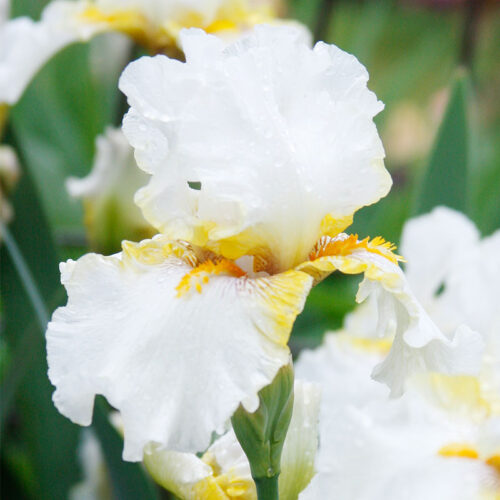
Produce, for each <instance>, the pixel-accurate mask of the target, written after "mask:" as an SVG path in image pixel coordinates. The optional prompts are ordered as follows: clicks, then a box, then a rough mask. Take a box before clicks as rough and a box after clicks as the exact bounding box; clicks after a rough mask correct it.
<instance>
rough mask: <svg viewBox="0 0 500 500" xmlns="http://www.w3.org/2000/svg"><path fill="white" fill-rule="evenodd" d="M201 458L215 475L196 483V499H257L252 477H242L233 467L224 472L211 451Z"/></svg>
mask: <svg viewBox="0 0 500 500" xmlns="http://www.w3.org/2000/svg"><path fill="white" fill-rule="evenodd" d="M201 459H202V460H203V461H204V462H205V463H206V464H207V465H209V466H210V467H211V469H212V473H213V475H212V476H210V477H207V478H205V479H203V480H202V481H200V482H199V483H198V484H196V485H195V487H194V498H195V499H203V500H233V499H234V500H257V491H256V489H255V484H254V482H253V480H252V478H251V477H240V476H238V475H237V474H236V471H235V470H233V469H230V470H228V471H226V472H225V473H222V470H221V468H220V466H219V464H218V463H217V460H216V458H215V456H214V455H213V454H212V453H211V452H209V451H207V452H206V453H205V454H204V455H203V457H202V458H201Z"/></svg>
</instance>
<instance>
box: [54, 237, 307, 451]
mask: <svg viewBox="0 0 500 500" xmlns="http://www.w3.org/2000/svg"><path fill="white" fill-rule="evenodd" d="M124 248H125V252H122V253H121V254H118V255H115V256H111V257H103V256H100V255H96V254H88V255H85V256H84V257H82V258H80V259H79V260H78V261H77V262H74V261H68V262H67V263H66V264H62V265H61V271H62V282H63V284H64V285H65V286H66V289H67V291H68V297H69V299H68V305H67V306H65V307H62V308H59V309H58V310H57V311H56V312H55V313H54V316H53V319H52V322H51V323H50V324H49V328H48V331H47V348H48V362H49V377H50V379H51V381H52V383H53V384H54V385H55V386H56V391H55V393H54V402H55V404H56V406H57V408H58V409H59V411H60V412H61V413H62V414H64V415H66V416H67V417H68V418H70V419H72V420H73V421H74V422H76V423H79V424H81V425H89V424H90V422H91V419H92V408H93V401H94V397H95V395H96V394H102V395H104V396H105V397H106V398H107V399H108V401H109V402H110V404H111V405H112V406H114V407H115V408H116V409H118V410H119V411H120V413H121V415H122V418H123V426H124V436H125V448H124V458H125V459H128V460H141V459H142V454H143V448H144V446H145V445H146V444H147V443H149V442H153V443H158V444H160V445H162V446H164V447H165V448H169V449H174V450H179V451H194V452H197V451H200V450H203V449H206V447H207V446H208V444H209V442H210V437H211V433H212V432H213V431H214V430H216V429H220V428H221V426H223V425H224V423H225V422H226V421H227V419H228V418H230V417H231V415H232V413H233V412H234V410H235V409H236V408H237V406H238V405H239V404H240V403H241V402H244V403H245V402H249V401H253V402H254V401H256V400H257V392H258V391H259V390H260V389H261V388H262V387H264V386H265V385H267V384H269V383H270V382H271V381H272V379H273V378H274V376H275V374H276V372H277V370H278V369H279V368H280V367H281V366H283V365H284V364H286V363H287V362H288V357H289V350H288V347H287V346H286V343H287V340H288V336H289V333H290V330H291V326H292V324H293V321H294V320H295V317H296V315H297V314H298V313H299V312H300V311H301V310H302V307H303V304H304V301H305V297H306V295H307V293H308V291H309V289H310V287H311V281H312V280H311V278H310V277H309V276H306V275H304V274H303V273H299V272H295V271H290V272H287V273H284V274H281V275H278V276H274V277H268V278H265V277H264V278H256V279H250V278H247V277H246V276H242V277H240V278H236V277H232V276H228V275H227V274H224V273H221V274H214V275H209V276H206V277H207V280H205V279H203V281H202V282H203V287H202V290H201V293H198V291H197V289H199V288H200V287H201V285H200V284H199V283H198V282H196V286H192V287H191V289H189V287H184V289H183V293H182V294H180V293H179V290H178V288H177V289H176V287H178V286H179V284H180V283H181V280H182V278H183V277H184V276H186V274H188V273H189V272H190V271H192V269H193V266H192V264H190V263H188V261H186V259H185V258H180V257H176V256H175V253H174V252H175V251H176V250H175V249H174V250H172V248H171V247H170V246H169V245H168V244H167V243H166V242H165V240H164V239H163V238H162V237H158V238H155V239H154V240H150V241H146V242H143V243H142V244H140V245H133V244H127V245H126V246H125V247H124ZM190 258H191V260H192V259H193V258H194V257H193V256H191V257H190ZM178 295H181V296H178ZM251 411H253V410H252V409H251Z"/></svg>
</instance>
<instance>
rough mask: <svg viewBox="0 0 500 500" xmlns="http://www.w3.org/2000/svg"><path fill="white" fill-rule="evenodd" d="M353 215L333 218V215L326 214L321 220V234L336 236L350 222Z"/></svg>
mask: <svg viewBox="0 0 500 500" xmlns="http://www.w3.org/2000/svg"><path fill="white" fill-rule="evenodd" d="M352 219H353V215H346V216H344V217H340V218H335V217H334V216H333V215H331V214H328V215H326V216H325V217H324V218H323V220H322V221H321V229H320V231H321V236H331V237H332V238H333V237H334V236H337V234H339V233H341V232H342V231H344V230H345V229H347V228H348V227H349V226H350V225H351V224H352Z"/></svg>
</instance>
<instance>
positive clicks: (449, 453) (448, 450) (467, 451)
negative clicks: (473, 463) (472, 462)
mask: <svg viewBox="0 0 500 500" xmlns="http://www.w3.org/2000/svg"><path fill="white" fill-rule="evenodd" d="M438 454H439V455H441V456H442V457H461V458H472V459H478V458H479V453H478V452H477V451H476V450H475V449H474V448H473V447H472V446H470V445H468V444H463V443H452V444H448V445H446V446H443V447H442V448H441V449H440V450H439V451H438Z"/></svg>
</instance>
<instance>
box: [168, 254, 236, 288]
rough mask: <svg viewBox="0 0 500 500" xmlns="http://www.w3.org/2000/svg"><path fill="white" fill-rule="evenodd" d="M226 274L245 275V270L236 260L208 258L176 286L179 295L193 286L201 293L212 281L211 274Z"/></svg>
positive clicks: (233, 275)
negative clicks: (204, 286)
mask: <svg viewBox="0 0 500 500" xmlns="http://www.w3.org/2000/svg"><path fill="white" fill-rule="evenodd" d="M218 274H224V275H226V276H232V277H234V278H241V277H242V276H245V272H244V271H243V270H242V269H241V268H240V267H239V266H237V265H236V264H235V263H234V262H232V261H230V260H227V259H223V258H220V259H217V260H207V261H205V262H203V263H202V264H199V265H198V266H197V267H195V268H194V269H193V270H192V271H190V272H189V273H187V274H186V275H185V276H184V277H183V278H182V279H181V281H180V282H179V284H178V285H177V287H176V290H177V297H182V296H183V295H185V294H186V293H187V292H188V291H189V290H190V289H191V287H192V286H194V287H195V288H196V291H197V292H198V293H201V291H202V287H203V285H206V284H207V283H208V282H209V281H210V275H218Z"/></svg>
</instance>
